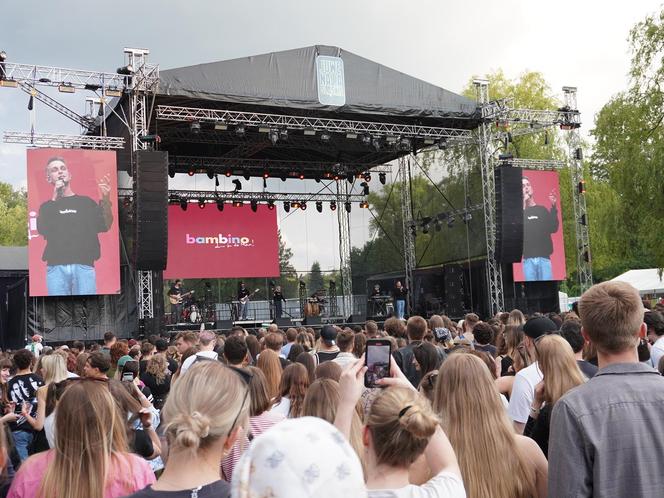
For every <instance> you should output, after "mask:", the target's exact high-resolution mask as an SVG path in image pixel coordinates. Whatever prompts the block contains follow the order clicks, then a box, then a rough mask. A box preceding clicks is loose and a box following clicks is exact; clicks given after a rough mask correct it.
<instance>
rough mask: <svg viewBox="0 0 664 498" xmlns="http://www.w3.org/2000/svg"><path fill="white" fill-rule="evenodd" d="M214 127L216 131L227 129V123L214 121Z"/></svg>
mask: <svg viewBox="0 0 664 498" xmlns="http://www.w3.org/2000/svg"><path fill="white" fill-rule="evenodd" d="M214 129H215V130H217V131H226V130H228V125H227V124H226V123H215V124H214Z"/></svg>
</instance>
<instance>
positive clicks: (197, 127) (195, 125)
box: [189, 121, 201, 135]
mask: <svg viewBox="0 0 664 498" xmlns="http://www.w3.org/2000/svg"><path fill="white" fill-rule="evenodd" d="M189 131H191V132H192V133H193V134H194V135H198V134H199V133H200V132H201V122H200V121H192V122H191V123H189Z"/></svg>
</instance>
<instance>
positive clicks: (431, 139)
mask: <svg viewBox="0 0 664 498" xmlns="http://www.w3.org/2000/svg"><path fill="white" fill-rule="evenodd" d="M435 143H436V141H435V140H434V139H433V138H431V137H429V138H425V139H424V145H433V144H435Z"/></svg>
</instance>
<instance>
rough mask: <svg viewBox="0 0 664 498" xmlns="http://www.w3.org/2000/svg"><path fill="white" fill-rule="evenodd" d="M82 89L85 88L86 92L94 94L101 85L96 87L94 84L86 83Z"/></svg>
mask: <svg viewBox="0 0 664 498" xmlns="http://www.w3.org/2000/svg"><path fill="white" fill-rule="evenodd" d="M83 88H85V89H86V90H90V91H91V92H96V91H97V90H99V89H100V88H101V85H96V84H94V83H86V84H85V86H84V87H83Z"/></svg>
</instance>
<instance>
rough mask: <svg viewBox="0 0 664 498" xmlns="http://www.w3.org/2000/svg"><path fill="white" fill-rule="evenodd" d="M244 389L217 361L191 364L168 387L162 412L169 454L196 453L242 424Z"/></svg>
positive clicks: (236, 376)
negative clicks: (169, 388)
mask: <svg viewBox="0 0 664 498" xmlns="http://www.w3.org/2000/svg"><path fill="white" fill-rule="evenodd" d="M220 386H223V389H220ZM247 389H248V386H247V385H245V383H244V382H243V381H242V379H241V378H240V376H239V374H238V373H237V372H234V371H232V370H231V369H230V368H229V367H226V366H224V365H223V364H221V363H219V362H217V361H202V362H198V363H195V364H194V365H192V366H191V367H190V368H189V369H188V370H187V371H186V372H185V373H184V374H183V375H182V376H181V377H180V379H179V380H178V382H177V383H176V384H175V385H174V386H173V387H172V388H171V391H170V393H169V394H168V398H167V399H166V404H165V405H164V409H163V410H162V415H163V420H165V421H166V423H165V424H164V432H165V433H166V437H167V438H168V444H169V445H170V448H171V451H172V450H178V449H180V450H186V451H191V452H196V451H197V450H198V449H199V448H205V447H207V446H209V445H210V444H212V443H214V442H216V441H218V440H219V439H220V438H226V437H227V436H228V435H229V434H230V433H231V431H232V430H233V429H235V427H237V426H240V425H243V424H244V423H245V421H246V419H247V415H248V413H249V404H250V401H249V399H248V393H247ZM234 423H235V426H233V424H234Z"/></svg>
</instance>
